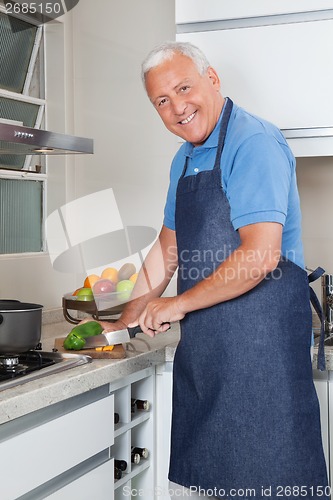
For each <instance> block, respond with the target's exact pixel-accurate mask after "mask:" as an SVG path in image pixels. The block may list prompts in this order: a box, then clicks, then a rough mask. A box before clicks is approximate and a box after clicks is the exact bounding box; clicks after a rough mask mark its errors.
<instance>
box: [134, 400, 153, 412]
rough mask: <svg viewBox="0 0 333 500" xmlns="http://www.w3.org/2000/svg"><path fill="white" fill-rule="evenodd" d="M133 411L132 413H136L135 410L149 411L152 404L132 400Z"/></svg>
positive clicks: (145, 401)
mask: <svg viewBox="0 0 333 500" xmlns="http://www.w3.org/2000/svg"><path fill="white" fill-rule="evenodd" d="M131 409H132V412H133V411H135V409H137V410H145V411H149V409H150V403H149V401H147V400H144V399H131Z"/></svg>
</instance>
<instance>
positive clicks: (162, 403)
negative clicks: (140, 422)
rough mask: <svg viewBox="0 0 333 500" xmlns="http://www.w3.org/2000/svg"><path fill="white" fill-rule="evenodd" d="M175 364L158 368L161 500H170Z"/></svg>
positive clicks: (158, 463)
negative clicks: (169, 474) (173, 375)
mask: <svg viewBox="0 0 333 500" xmlns="http://www.w3.org/2000/svg"><path fill="white" fill-rule="evenodd" d="M172 370H173V363H171V362H167V363H164V364H163V365H160V366H157V367H156V464H157V467H156V492H157V493H158V495H159V496H158V498H159V499H160V500H169V499H170V496H169V495H168V489H169V481H168V472H169V457H170V436H171V413H172Z"/></svg>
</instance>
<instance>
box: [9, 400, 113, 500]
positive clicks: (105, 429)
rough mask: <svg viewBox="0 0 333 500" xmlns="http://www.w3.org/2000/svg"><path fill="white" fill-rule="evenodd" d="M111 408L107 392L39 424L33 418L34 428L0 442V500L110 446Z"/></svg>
mask: <svg viewBox="0 0 333 500" xmlns="http://www.w3.org/2000/svg"><path fill="white" fill-rule="evenodd" d="M64 404H65V403H64ZM113 407H114V406H113V396H112V395H110V396H108V397H106V398H104V399H100V400H98V401H95V402H93V403H90V404H87V405H86V406H83V407H82V408H78V409H77V410H75V411H72V412H70V413H67V414H65V415H62V416H60V417H58V418H55V419H54V420H50V421H47V422H45V423H43V424H41V425H38V420H36V427H34V428H31V429H29V430H27V431H25V432H22V433H19V434H17V435H15V436H13V437H11V438H9V439H7V440H5V441H3V442H1V443H0V469H1V494H0V497H1V500H12V499H13V498H17V497H19V496H21V495H23V494H25V493H27V492H28V491H31V490H33V489H34V488H37V487H38V486H40V485H42V484H43V483H46V482H47V481H50V480H51V479H53V478H55V477H56V476H58V475H60V474H63V473H64V472H66V471H68V470H69V469H71V468H72V467H75V466H76V465H78V464H80V463H81V462H83V461H85V460H87V459H89V458H90V457H92V456H94V455H96V454H97V453H99V452H101V451H102V450H105V449H106V448H108V447H110V446H111V445H112V444H113V418H114V417H113ZM36 419H37V417H36ZM98 430H101V432H98ZM14 463H15V467H13V464H14ZM17 471H19V476H18V475H17V474H18V472H17ZM17 477H19V481H18V480H17ZM110 481H111V482H112V481H113V479H112V477H111V478H110Z"/></svg>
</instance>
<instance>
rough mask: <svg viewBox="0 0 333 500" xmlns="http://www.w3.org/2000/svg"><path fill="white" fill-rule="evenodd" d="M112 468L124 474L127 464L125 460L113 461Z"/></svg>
mask: <svg viewBox="0 0 333 500" xmlns="http://www.w3.org/2000/svg"><path fill="white" fill-rule="evenodd" d="M114 466H115V467H117V469H119V470H121V471H122V472H124V471H125V470H126V469H127V462H126V460H116V459H115V461H114Z"/></svg>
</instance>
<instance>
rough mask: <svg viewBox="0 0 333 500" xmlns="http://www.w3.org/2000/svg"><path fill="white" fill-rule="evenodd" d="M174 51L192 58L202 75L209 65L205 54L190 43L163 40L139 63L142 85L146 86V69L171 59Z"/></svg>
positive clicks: (148, 69)
mask: <svg viewBox="0 0 333 500" xmlns="http://www.w3.org/2000/svg"><path fill="white" fill-rule="evenodd" d="M176 52H178V53H180V54H182V55H183V56H186V57H189V58H190V59H192V61H193V62H194V64H195V65H196V67H197V69H198V71H199V74H200V75H204V74H205V73H206V71H207V69H208V68H209V66H210V64H209V62H208V60H207V57H206V56H205V54H204V53H203V52H202V51H201V50H200V49H199V48H198V47H196V46H195V45H192V43H189V42H164V43H162V44H160V45H158V46H157V47H155V48H154V49H153V50H152V51H151V52H149V54H148V55H147V57H146V58H145V60H144V61H143V63H142V65H141V78H142V82H143V85H144V86H146V81H145V80H146V74H147V73H148V71H150V70H151V69H153V68H155V67H156V66H159V65H160V64H162V63H163V62H164V61H167V60H170V59H172V58H173V56H174V55H175V53H176Z"/></svg>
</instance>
